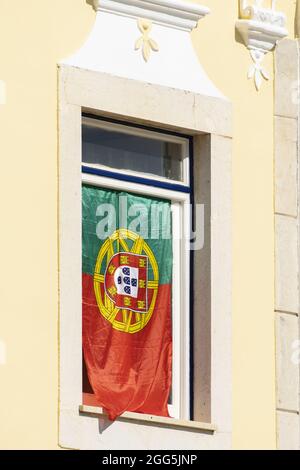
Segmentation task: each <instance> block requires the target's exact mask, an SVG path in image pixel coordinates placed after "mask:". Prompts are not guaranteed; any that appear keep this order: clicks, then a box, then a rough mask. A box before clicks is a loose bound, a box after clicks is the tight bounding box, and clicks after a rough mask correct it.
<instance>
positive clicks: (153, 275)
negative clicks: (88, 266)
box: [94, 229, 159, 334]
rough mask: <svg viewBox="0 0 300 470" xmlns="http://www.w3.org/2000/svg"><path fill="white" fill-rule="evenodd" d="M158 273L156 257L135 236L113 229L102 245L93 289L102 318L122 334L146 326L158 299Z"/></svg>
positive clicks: (136, 330)
mask: <svg viewBox="0 0 300 470" xmlns="http://www.w3.org/2000/svg"><path fill="white" fill-rule="evenodd" d="M158 284H159V271H158V265H157V261H156V259H155V256H154V254H153V252H152V250H151V248H150V247H149V245H148V244H147V243H146V242H145V240H144V239H143V238H142V237H141V236H139V235H138V234H137V233H135V232H132V231H130V230H127V229H119V230H116V231H115V232H114V233H113V234H112V235H111V236H110V237H109V238H107V239H106V240H105V242H104V243H103V245H102V246H101V248H100V250H99V253H98V257H97V262H96V265H95V273H94V290H95V295H96V299H97V304H98V307H99V310H100V313H101V315H102V316H103V317H104V318H105V319H106V320H107V321H108V322H110V323H111V325H112V327H113V328H114V329H116V330H118V331H122V332H124V333H131V334H133V333H138V332H139V331H141V330H142V329H143V328H145V326H146V325H147V324H148V323H149V321H150V319H151V316H152V314H153V311H154V307H155V304H156V300H157V294H158Z"/></svg>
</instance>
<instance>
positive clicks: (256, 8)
mask: <svg viewBox="0 0 300 470" xmlns="http://www.w3.org/2000/svg"><path fill="white" fill-rule="evenodd" d="M248 3H249V1H248V0H240V18H241V19H240V20H238V21H237V22H236V28H237V30H238V31H239V33H240V35H241V38H242V40H243V42H244V44H245V45H246V47H247V48H248V49H249V51H250V55H251V58H252V64H251V65H250V68H249V71H248V78H249V79H254V83H255V87H256V89H257V90H259V89H260V87H261V84H262V81H263V79H265V80H269V74H268V72H267V71H266V70H265V69H264V67H263V60H264V58H265V55H266V54H267V53H268V52H270V51H272V50H273V49H274V47H275V46H276V44H277V42H278V41H279V40H280V39H283V38H284V37H286V36H287V35H288V31H287V30H286V27H285V26H286V16H285V14H284V13H282V12H280V11H277V10H276V8H275V6H276V0H272V5H271V8H266V7H264V6H263V3H264V0H255V4H254V5H249V4H248Z"/></svg>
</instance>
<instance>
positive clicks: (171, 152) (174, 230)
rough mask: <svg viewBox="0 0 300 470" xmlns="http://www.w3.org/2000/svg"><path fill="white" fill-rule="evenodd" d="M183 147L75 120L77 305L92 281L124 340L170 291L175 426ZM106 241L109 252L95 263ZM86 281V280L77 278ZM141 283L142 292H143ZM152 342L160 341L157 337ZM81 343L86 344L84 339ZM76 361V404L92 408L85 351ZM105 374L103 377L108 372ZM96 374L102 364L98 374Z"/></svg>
mask: <svg viewBox="0 0 300 470" xmlns="http://www.w3.org/2000/svg"><path fill="white" fill-rule="evenodd" d="M190 140H191V139H190V138H189V137H186V136H182V135H179V134H178V135H177V134H174V133H167V132H161V131H157V130H153V129H151V130H150V129H147V128H144V127H141V126H134V125H129V124H124V123H120V122H116V121H111V120H106V119H102V118H99V117H96V116H92V115H87V114H84V115H83V117H82V191H83V251H84V252H83V273H84V275H83V297H84V299H85V296H87V294H86V291H85V286H86V285H87V283H89V280H88V278H89V276H93V282H94V289H95V292H96V298H97V303H98V309H99V310H100V313H102V314H103V316H104V317H105V320H106V322H110V323H111V325H112V326H113V328H115V329H118V330H119V331H122V332H123V335H124V334H126V333H130V332H133V330H134V328H140V326H139V325H141V324H142V322H145V321H146V322H147V321H148V317H149V318H150V319H151V315H153V309H154V311H155V309H156V308H158V307H157V305H158V304H157V302H158V300H157V299H159V298H160V297H159V295H162V294H158V293H157V298H156V299H154V297H155V295H156V293H154V292H156V291H155V289H156V284H158V286H157V292H163V289H164V288H165V286H166V285H170V311H169V314H170V317H171V318H170V323H171V335H172V345H173V346H172V376H171V387H170V393H169V398H168V413H169V415H170V417H173V418H180V419H189V418H190V406H191V403H190V396H191V390H190V328H189V322H190V315H189V311H190V252H189V247H188V245H187V242H188V241H189V234H190V233H189V232H190V230H189V227H190V197H191V193H192V191H191V189H192V188H191V184H190V181H191V177H190V162H191V155H190V148H191V145H190ZM110 210H111V213H110ZM144 211H146V215H145V212H144ZM143 222H144V225H143ZM120 234H121V237H120ZM109 237H110V240H111V242H110V246H109V250H111V251H110V252H109V253H108V250H107V251H103V256H101V255H98V250H99V248H100V247H103V246H104V245H105V240H107V239H108V238H109ZM140 239H141V240H143V242H145V245H144V246H145V247H146V249H145V250H144V251H143V250H140V251H138V249H137V246H138V240H140ZM93 245H95V247H93ZM147 249H148V252H147ZM101 250H102V248H101V249H100V250H99V253H100V252H101ZM92 252H93V253H92ZM128 253H129V255H128ZM149 253H150V254H154V259H153V263H157V268H158V269H157V271H158V272H159V273H160V275H159V276H158V275H157V277H155V269H154V267H153V263H152V262H151V260H152V258H151V256H150V254H149ZM134 255H135V256H134ZM143 256H144V257H145V260H146V259H147V260H148V261H147V262H149V266H148V265H147V273H146V271H145V273H146V274H145V276H146V277H145V279H144V278H143V276H144V274H143V270H141V269H140V271H138V270H137V267H136V265H135V264H134V263H135V262H139V263H144V260H143ZM99 257H100V258H99ZM137 257H140V258H139V259H137ZM122 258H123V259H124V260H125V261H126V262H125V261H124V263H125V264H124V263H123V261H122ZM95 259H97V260H98V261H97V263H96V266H95V263H94V261H93V260H95ZM111 260H117V261H116V262H115V261H113V262H112V261H111ZM145 262H146V261H145ZM116 263H117V264H116ZM118 263H119V264H118ZM122 263H123V264H122ZM119 265H120V266H119ZM110 269H111V270H112V274H111V276H110V275H109V272H108V271H109V270H110ZM125 271H126V272H125ZM86 273H89V275H88V276H86V277H84V276H85V274H86ZM124 273H125V274H124ZM139 276H140V278H139ZM145 282H146V283H147V286H150V287H148V288H147V289H146V290H144V285H145ZM139 286H142V287H141V289H139ZM138 292H140V294H138ZM92 302H93V301H92V300H91V299H90V298H89V300H86V301H84V302H83V304H84V305H88V309H89V313H90V312H91V303H92ZM159 305H160V304H159ZM85 308H87V307H84V306H83V310H84V312H85ZM98 309H97V306H96V305H95V312H96V313H95V315H96V321H100V320H99V317H97V315H98V314H99V312H98ZM84 315H85V313H84ZM84 318H85V317H84ZM89 318H90V317H89ZM145 319H146V320H145ZM149 321H150V320H149ZM151 321H153V320H152V319H151ZM103 325H105V323H104V324H103ZM103 328H105V326H104V327H103V326H102V330H103ZM131 330H132V331H131ZM84 331H85V327H84ZM84 334H85V333H84ZM160 334H161V336H162V337H163V335H164V334H165V333H164V332H160ZM123 337H124V336H123ZM84 341H85V340H84ZM87 343H89V344H90V337H89V338H88V340H87ZM99 354H101V352H100V353H99ZM83 357H85V359H83V404H86V405H97V399H96V397H95V394H94V393H93V389H95V387H97V384H95V382H94V383H93V386H91V383H90V381H89V378H88V376H89V377H90V378H91V377H93V374H92V372H91V371H90V369H92V368H93V367H92V366H91V364H93V366H94V364H95V358H91V357H90V349H88V347H87V346H86V349H85V355H84V356H83ZM108 367H110V370H111V369H112V368H113V364H112V363H111V364H110V365H108ZM103 370H104V366H103V364H102V365H101V371H102V373H103V374H104V372H103ZM109 373H110V372H109ZM105 377H106V378H107V375H105ZM110 377H111V375H110ZM92 380H94V381H95V380H96V379H94V378H92ZM92 380H91V381H92ZM105 380H106V379H105ZM110 380H111V379H110ZM154 414H155V413H154Z"/></svg>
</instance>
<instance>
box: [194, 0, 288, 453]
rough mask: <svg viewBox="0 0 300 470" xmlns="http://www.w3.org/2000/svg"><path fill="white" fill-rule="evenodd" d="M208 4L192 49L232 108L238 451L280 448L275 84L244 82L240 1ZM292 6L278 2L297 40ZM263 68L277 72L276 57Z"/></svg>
mask: <svg viewBox="0 0 300 470" xmlns="http://www.w3.org/2000/svg"><path fill="white" fill-rule="evenodd" d="M197 3H198V2H197ZM199 3H200V2H199ZM203 3H205V4H206V5H207V6H208V7H210V8H211V12H212V14H211V17H210V18H207V19H205V20H204V21H202V22H201V24H200V27H199V28H198V30H197V31H196V32H195V33H194V44H195V47H196V49H197V51H198V53H199V57H200V59H201V62H202V64H203V66H204V68H205V70H206V71H207V72H208V74H209V76H210V77H211V78H212V79H213V81H214V82H215V84H216V85H217V86H218V87H219V89H220V90H221V91H222V92H223V93H224V94H225V95H226V96H227V97H228V98H229V99H230V100H231V101H232V103H233V111H234V114H233V116H234V118H233V119H234V130H233V136H234V139H233V446H234V448H236V449H241V448H242V449H243V448H248V449H249V448H256V449H258V448H263V449H264V448H275V446H276V415H275V339H274V336H275V333H274V220H273V203H274V194H273V82H272V81H271V82H268V83H267V82H264V83H263V85H262V88H261V91H260V92H259V93H257V92H256V90H255V87H254V85H253V82H252V81H251V80H247V76H246V75H247V71H248V67H249V64H250V63H251V59H250V56H249V53H248V52H247V50H246V49H245V47H244V46H242V45H241V44H240V43H238V42H237V41H236V40H235V30H234V27H233V24H234V19H235V18H236V17H237V14H238V1H237V0H226V1H224V0H223V1H221V2H220V0H206V1H205V2H203ZM250 3H251V2H250ZM252 3H254V2H252ZM268 3H269V5H270V4H271V1H270V0H265V5H268ZM225 4H226V7H225ZM295 4H296V2H295V0H281V1H278V2H277V9H278V10H281V11H284V12H285V13H286V15H287V17H288V29H289V32H290V33H291V36H292V37H293V34H294V12H295ZM221 5H222V7H221ZM214 35H216V37H214ZM265 67H266V68H267V70H269V71H270V72H271V75H272V73H273V57H272V55H271V54H269V56H268V57H267V59H266V61H265Z"/></svg>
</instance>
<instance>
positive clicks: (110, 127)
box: [82, 116, 190, 186]
mask: <svg viewBox="0 0 300 470" xmlns="http://www.w3.org/2000/svg"><path fill="white" fill-rule="evenodd" d="M82 124H87V125H90V126H93V127H96V128H98V129H103V130H107V131H116V132H121V133H123V134H128V135H135V136H139V137H145V138H152V139H155V140H160V141H164V142H170V143H174V144H179V145H180V146H181V148H182V155H181V157H182V180H173V179H169V178H165V177H161V176H157V175H155V174H152V173H151V174H147V173H143V174H142V175H141V176H143V177H144V178H149V179H151V180H156V181H162V182H165V183H171V184H179V185H182V186H189V185H190V167H189V153H190V150H189V141H188V139H187V138H185V137H179V136H176V135H171V134H165V133H162V132H155V131H154V130H149V129H142V128H138V127H131V126H130V125H124V124H119V123H117V122H109V121H106V120H104V119H101V120H100V119H97V118H95V117H94V118H92V117H87V116H83V117H82ZM82 164H83V165H85V166H88V167H91V168H98V169H103V170H107V171H115V172H118V173H122V174H124V175H131V176H139V173H137V172H135V171H132V170H124V169H118V168H112V167H110V166H106V165H100V164H91V163H85V162H84V161H83V162H82Z"/></svg>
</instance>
